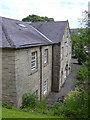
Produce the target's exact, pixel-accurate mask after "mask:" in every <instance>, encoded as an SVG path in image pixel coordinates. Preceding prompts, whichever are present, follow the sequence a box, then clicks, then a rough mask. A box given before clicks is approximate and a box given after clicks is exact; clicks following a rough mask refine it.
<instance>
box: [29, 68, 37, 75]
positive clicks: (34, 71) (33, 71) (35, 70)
mask: <svg viewBox="0 0 90 120" xmlns="http://www.w3.org/2000/svg"><path fill="white" fill-rule="evenodd" d="M37 71H38V69H34V70H31V73H30V74H29V75H33V74H34V73H36V72H37Z"/></svg>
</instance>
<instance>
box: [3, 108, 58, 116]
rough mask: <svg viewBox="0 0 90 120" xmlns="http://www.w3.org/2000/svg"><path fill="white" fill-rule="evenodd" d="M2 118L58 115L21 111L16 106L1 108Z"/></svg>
mask: <svg viewBox="0 0 90 120" xmlns="http://www.w3.org/2000/svg"><path fill="white" fill-rule="evenodd" d="M2 117H3V118H59V117H58V116H48V115H45V114H39V113H31V112H22V111H20V110H18V109H17V108H13V109H7V108H2Z"/></svg>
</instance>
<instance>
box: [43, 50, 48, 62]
mask: <svg viewBox="0 0 90 120" xmlns="http://www.w3.org/2000/svg"><path fill="white" fill-rule="evenodd" d="M47 62H48V49H45V51H44V63H47Z"/></svg>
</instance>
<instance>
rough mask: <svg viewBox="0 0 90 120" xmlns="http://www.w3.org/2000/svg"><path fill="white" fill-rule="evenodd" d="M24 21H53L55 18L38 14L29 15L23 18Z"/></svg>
mask: <svg viewBox="0 0 90 120" xmlns="http://www.w3.org/2000/svg"><path fill="white" fill-rule="evenodd" d="M22 21H24V22H51V21H54V19H53V18H48V17H46V16H45V17H40V16H38V15H34V14H32V15H29V16H27V17H26V18H23V19H22Z"/></svg>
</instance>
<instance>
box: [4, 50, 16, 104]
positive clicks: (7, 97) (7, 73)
mask: <svg viewBox="0 0 90 120" xmlns="http://www.w3.org/2000/svg"><path fill="white" fill-rule="evenodd" d="M2 101H4V102H7V103H10V104H14V105H15V106H17V93H16V80H15V52H14V50H10V49H4V50H2Z"/></svg>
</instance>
